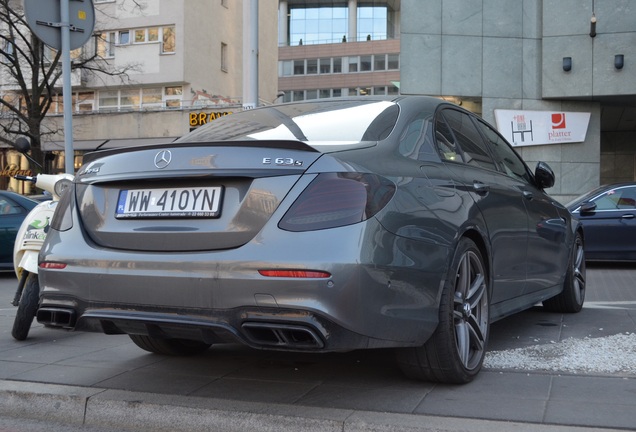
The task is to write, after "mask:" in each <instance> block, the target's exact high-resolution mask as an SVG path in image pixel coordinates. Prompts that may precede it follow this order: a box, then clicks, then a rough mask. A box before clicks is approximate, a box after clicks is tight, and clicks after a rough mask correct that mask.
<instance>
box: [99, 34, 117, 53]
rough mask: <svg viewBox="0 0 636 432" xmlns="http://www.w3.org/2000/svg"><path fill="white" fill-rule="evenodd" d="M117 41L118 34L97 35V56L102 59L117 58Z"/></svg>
mask: <svg viewBox="0 0 636 432" xmlns="http://www.w3.org/2000/svg"><path fill="white" fill-rule="evenodd" d="M115 41H116V33H115V32H107V33H101V34H98V35H96V37H95V48H96V50H97V51H96V54H97V55H98V56H100V57H102V58H112V57H115Z"/></svg>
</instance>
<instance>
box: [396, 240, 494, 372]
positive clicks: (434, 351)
mask: <svg viewBox="0 0 636 432" xmlns="http://www.w3.org/2000/svg"><path fill="white" fill-rule="evenodd" d="M488 283H489V279H488V274H487V272H486V266H485V264H484V259H483V257H482V255H481V252H480V251H479V249H478V248H477V246H476V245H475V243H474V242H473V241H472V240H470V239H468V238H464V239H462V240H461V241H460V242H459V245H458V246H457V250H456V251H455V256H454V257H453V262H452V263H451V267H450V270H449V277H448V278H447V280H446V283H445V284H444V288H443V291H442V298H441V302H440V311H439V324H438V326H437V329H436V330H435V332H434V333H433V335H432V336H431V338H430V339H429V340H428V341H427V342H426V343H425V344H424V345H423V346H421V347H415V348H403V349H401V350H399V351H398V364H399V365H400V367H401V368H402V370H403V372H404V373H405V374H406V375H407V376H408V377H410V378H416V379H421V380H426V381H433V382H440V383H449V384H464V383H468V382H470V381H472V380H473V378H475V376H476V375H477V374H478V373H479V371H480V370H481V366H482V364H483V361H484V357H485V355H486V346H487V344H488V336H489V333H490V309H489V308H490V305H489V289H488Z"/></svg>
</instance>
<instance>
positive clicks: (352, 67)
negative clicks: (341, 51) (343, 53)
mask: <svg viewBox="0 0 636 432" xmlns="http://www.w3.org/2000/svg"><path fill="white" fill-rule="evenodd" d="M358 60H359V58H358V56H355V57H349V72H358Z"/></svg>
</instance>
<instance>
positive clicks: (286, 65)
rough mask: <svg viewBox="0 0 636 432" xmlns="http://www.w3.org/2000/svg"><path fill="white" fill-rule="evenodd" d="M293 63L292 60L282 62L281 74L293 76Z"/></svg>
mask: <svg viewBox="0 0 636 432" xmlns="http://www.w3.org/2000/svg"><path fill="white" fill-rule="evenodd" d="M293 65H294V64H293V62H292V61H291V60H285V61H282V62H280V68H281V76H291V75H292V69H293Z"/></svg>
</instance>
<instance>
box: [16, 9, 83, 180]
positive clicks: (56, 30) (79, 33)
mask: <svg viewBox="0 0 636 432" xmlns="http://www.w3.org/2000/svg"><path fill="white" fill-rule="evenodd" d="M24 16H25V18H26V21H27V24H28V26H29V28H30V29H31V31H32V32H33V33H34V34H35V35H36V36H37V37H38V38H40V40H42V42H44V43H45V44H46V45H48V46H50V47H51V48H54V49H56V50H59V51H61V58H62V98H63V99H62V100H63V102H64V162H65V163H64V169H65V171H66V172H67V173H68V174H73V173H75V152H74V151H73V89H72V87H71V50H74V49H77V48H80V47H81V46H83V45H84V44H85V43H86V42H87V41H88V39H89V38H90V37H91V34H92V32H93V29H94V27H95V9H94V7H93V0H24Z"/></svg>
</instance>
